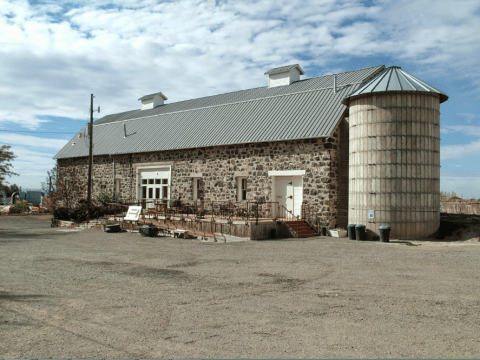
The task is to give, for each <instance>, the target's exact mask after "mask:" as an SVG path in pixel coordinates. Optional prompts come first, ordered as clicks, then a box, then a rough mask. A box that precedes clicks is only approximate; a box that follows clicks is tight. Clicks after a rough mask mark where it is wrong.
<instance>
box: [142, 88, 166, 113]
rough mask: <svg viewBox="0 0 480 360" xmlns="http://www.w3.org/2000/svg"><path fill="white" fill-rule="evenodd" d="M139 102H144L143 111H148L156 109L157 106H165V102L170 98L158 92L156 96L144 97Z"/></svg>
mask: <svg viewBox="0 0 480 360" xmlns="http://www.w3.org/2000/svg"><path fill="white" fill-rule="evenodd" d="M138 100H140V101H141V102H142V110H148V109H153V108H156V107H157V106H160V105H163V103H164V102H165V100H168V98H167V97H166V96H165V95H163V94H162V93H161V92H158V93H155V94H150V95H145V96H142V97H141V98H140V99H138Z"/></svg>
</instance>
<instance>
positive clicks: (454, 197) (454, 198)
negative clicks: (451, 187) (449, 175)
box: [450, 196, 462, 200]
mask: <svg viewBox="0 0 480 360" xmlns="http://www.w3.org/2000/svg"><path fill="white" fill-rule="evenodd" d="M461 199H462V198H459V197H458V196H452V197H451V198H450V200H461Z"/></svg>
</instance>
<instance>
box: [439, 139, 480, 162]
mask: <svg viewBox="0 0 480 360" xmlns="http://www.w3.org/2000/svg"><path fill="white" fill-rule="evenodd" d="M467 156H480V140H477V141H473V142H471V143H468V144H461V145H445V146H442V147H441V151H440V159H441V160H449V159H460V158H463V157H467Z"/></svg>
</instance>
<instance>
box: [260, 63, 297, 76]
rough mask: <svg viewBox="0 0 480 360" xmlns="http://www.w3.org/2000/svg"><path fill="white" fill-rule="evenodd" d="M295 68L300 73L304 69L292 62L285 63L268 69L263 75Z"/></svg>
mask: <svg viewBox="0 0 480 360" xmlns="http://www.w3.org/2000/svg"><path fill="white" fill-rule="evenodd" d="M294 68H297V69H298V71H299V72H300V75H304V74H305V71H303V69H302V68H301V67H300V65H298V64H293V65H285V66H280V67H277V68H274V69H270V70H268V71H267V72H266V73H265V74H263V75H273V74H280V73H282V72H287V71H289V70H291V69H294Z"/></svg>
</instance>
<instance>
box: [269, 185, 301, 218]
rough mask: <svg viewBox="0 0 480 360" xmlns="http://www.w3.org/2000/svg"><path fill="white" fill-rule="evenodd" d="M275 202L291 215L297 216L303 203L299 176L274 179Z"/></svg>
mask: <svg viewBox="0 0 480 360" xmlns="http://www.w3.org/2000/svg"><path fill="white" fill-rule="evenodd" d="M275 192H276V201H277V202H278V204H279V205H280V207H281V206H284V207H285V208H286V209H287V210H288V211H291V212H292V213H293V215H295V216H299V215H300V213H301V209H302V201H303V183H302V177H301V176H277V177H276V179H275Z"/></svg>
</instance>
